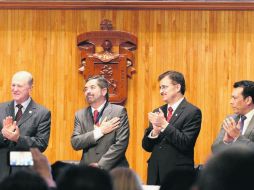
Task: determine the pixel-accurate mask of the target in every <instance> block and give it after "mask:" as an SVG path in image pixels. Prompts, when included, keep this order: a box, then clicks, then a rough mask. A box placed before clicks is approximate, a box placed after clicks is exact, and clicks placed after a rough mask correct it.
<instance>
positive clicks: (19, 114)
mask: <svg viewBox="0 0 254 190" xmlns="http://www.w3.org/2000/svg"><path fill="white" fill-rule="evenodd" d="M16 107H17V108H18V112H17V113H16V116H15V121H17V122H18V121H19V120H20V118H21V116H22V108H23V106H22V105H21V104H17V105H16Z"/></svg>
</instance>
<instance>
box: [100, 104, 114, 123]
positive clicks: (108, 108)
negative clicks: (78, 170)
mask: <svg viewBox="0 0 254 190" xmlns="http://www.w3.org/2000/svg"><path fill="white" fill-rule="evenodd" d="M111 112H112V105H111V104H110V103H108V105H107V106H106V107H105V109H104V111H103V113H102V116H101V120H100V122H102V121H103V119H104V118H105V117H107V120H110V119H111V118H109V116H110V115H111Z"/></svg>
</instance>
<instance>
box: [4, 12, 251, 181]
mask: <svg viewBox="0 0 254 190" xmlns="http://www.w3.org/2000/svg"><path fill="white" fill-rule="evenodd" d="M253 17H254V12H253V11H191V10H188V11H182V10H181V11H180V10H178V11H177V10H0V50H1V51H0V71H1V72H0V101H1V102H2V101H7V100H10V99H11V94H10V81H11V77H12V75H13V73H15V72H16V71H19V70H28V71H30V72H31V73H32V74H33V75H34V78H35V84H34V89H33V94H32V95H33V98H34V99H35V100H36V101H37V102H39V103H41V104H43V105H45V106H46V107H48V108H49V109H50V110H51V111H52V131H51V138H50V143H49V146H48V149H47V151H46V152H45V154H46V155H47V156H48V158H49V159H50V161H51V162H54V161H56V160H79V159H80V156H81V152H75V151H74V150H72V148H71V144H70V137H71V134H72V130H73V123H74V122H73V119H74V113H75V111H76V110H78V109H80V108H82V107H84V106H86V104H85V101H84V97H83V93H82V86H83V77H82V76H81V75H80V74H79V73H78V67H79V61H80V60H79V50H78V49H77V46H76V36H77V35H78V34H80V33H83V32H86V31H92V30H98V29H99V23H100V21H101V20H102V19H103V18H107V19H111V20H112V22H113V25H114V27H115V28H116V29H119V30H125V31H129V32H131V33H133V34H135V35H137V37H138V49H137V51H136V60H135V68H136V70H137V73H136V74H135V75H133V78H132V79H130V80H128V86H129V89H128V100H127V102H126V107H127V110H128V115H129V120H130V126H131V137H130V144H129V148H128V151H127V157H128V160H129V162H130V165H131V167H132V168H133V169H134V170H135V171H136V172H137V173H138V174H139V175H140V176H141V178H142V180H143V181H145V178H146V166H147V163H146V160H147V158H148V157H149V154H148V153H146V152H145V151H144V150H142V148H141V140H142V137H143V133H144V129H145V128H146V127H147V124H148V119H147V113H148V112H149V111H151V110H152V109H154V108H155V107H157V106H159V105H161V104H162V102H161V98H160V95H159V86H158V82H157V77H158V75H159V74H161V73H162V72H164V71H166V70H169V69H173V70H178V71H180V72H182V73H183V74H184V75H185V78H186V83H187V91H186V98H187V99H188V100H189V101H190V102H192V103H193V104H195V105H197V106H199V107H200V108H201V109H202V113H203V123H202V130H201V133H200V135H199V138H198V141H197V144H196V149H195V161H196V163H197V164H198V163H204V162H205V161H206V159H207V158H208V156H209V155H210V146H211V144H212V142H213V140H214V138H215V137H216V135H217V133H218V131H219V128H220V122H221V121H222V120H223V118H224V116H225V115H227V114H229V113H231V109H230V105H229V98H230V94H231V90H232V84H233V83H234V82H235V81H237V80H241V79H251V80H253V79H254V75H253V71H254V64H253V63H252V62H253V61H254V58H253V56H252V55H253V51H254V19H253Z"/></svg>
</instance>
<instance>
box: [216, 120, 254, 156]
mask: <svg viewBox="0 0 254 190" xmlns="http://www.w3.org/2000/svg"><path fill="white" fill-rule="evenodd" d="M230 117H233V118H234V119H235V121H236V122H238V121H239V119H240V116H239V115H231V116H230ZM224 135H225V130H224V128H223V127H222V126H221V130H220V133H219V135H218V137H217V138H216V140H215V141H214V143H213V145H212V152H213V153H217V152H220V151H223V150H224V149H225V148H228V147H230V146H231V145H235V144H244V145H247V146H251V147H252V148H253V147H254V116H253V117H252V118H251V120H250V123H249V125H248V127H247V129H246V131H245V133H244V135H240V136H239V137H238V139H237V140H236V141H235V142H233V143H230V144H225V143H224V142H223V138H224Z"/></svg>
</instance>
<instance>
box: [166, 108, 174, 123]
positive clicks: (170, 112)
mask: <svg viewBox="0 0 254 190" xmlns="http://www.w3.org/2000/svg"><path fill="white" fill-rule="evenodd" d="M172 114H173V109H172V107H169V108H168V116H167V122H169V121H170V119H171V117H172Z"/></svg>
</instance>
